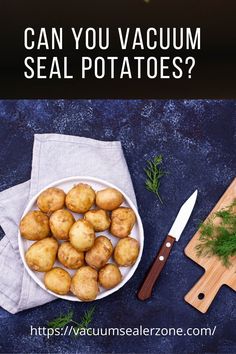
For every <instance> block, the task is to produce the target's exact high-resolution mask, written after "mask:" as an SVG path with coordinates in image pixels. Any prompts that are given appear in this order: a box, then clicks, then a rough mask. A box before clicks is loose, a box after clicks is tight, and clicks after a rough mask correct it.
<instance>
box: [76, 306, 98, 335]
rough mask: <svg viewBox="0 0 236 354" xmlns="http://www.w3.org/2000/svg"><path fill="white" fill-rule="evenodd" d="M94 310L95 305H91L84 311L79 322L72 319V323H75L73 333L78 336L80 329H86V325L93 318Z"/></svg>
mask: <svg viewBox="0 0 236 354" xmlns="http://www.w3.org/2000/svg"><path fill="white" fill-rule="evenodd" d="M94 311H95V306H93V307H91V308H90V309H88V310H87V311H85V313H84V316H83V317H82V318H81V320H80V322H79V323H78V322H76V321H74V320H73V321H72V322H73V323H75V324H76V326H75V327H74V329H75V330H74V335H75V336H78V335H79V334H80V330H82V329H87V328H88V325H89V324H90V323H91V322H92V320H93V315H94Z"/></svg>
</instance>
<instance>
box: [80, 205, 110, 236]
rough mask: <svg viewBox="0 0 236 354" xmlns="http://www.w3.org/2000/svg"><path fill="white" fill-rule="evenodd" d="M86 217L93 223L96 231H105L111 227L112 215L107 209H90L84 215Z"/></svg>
mask: <svg viewBox="0 0 236 354" xmlns="http://www.w3.org/2000/svg"><path fill="white" fill-rule="evenodd" d="M84 219H85V220H87V221H89V222H90V224H92V225H93V228H94V230H95V231H96V232H100V231H105V230H107V229H109V227H110V223H111V220H110V217H109V215H108V213H107V212H106V211H105V210H102V209H98V210H89V211H87V213H85V215H84Z"/></svg>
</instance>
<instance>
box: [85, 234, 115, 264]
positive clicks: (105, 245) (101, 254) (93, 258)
mask: <svg viewBox="0 0 236 354" xmlns="http://www.w3.org/2000/svg"><path fill="white" fill-rule="evenodd" d="M112 252H113V246H112V243H111V241H110V240H109V238H107V237H106V236H99V237H97V238H96V239H95V242H94V245H93V247H92V248H91V249H90V250H89V251H88V252H87V253H86V255H85V261H86V263H87V264H88V265H90V267H92V268H95V269H99V268H101V267H103V266H104V265H105V264H106V263H107V261H108V259H109V258H110V257H111V255H112Z"/></svg>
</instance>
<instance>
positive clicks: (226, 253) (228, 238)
mask: <svg viewBox="0 0 236 354" xmlns="http://www.w3.org/2000/svg"><path fill="white" fill-rule="evenodd" d="M235 206H236V200H235V201H234V202H233V203H232V204H231V205H230V206H228V207H226V208H224V209H222V210H220V211H218V212H216V213H215V214H214V215H213V216H212V217H211V218H210V219H209V220H208V221H206V222H205V223H203V224H201V225H200V228H199V230H200V233H201V234H200V237H199V240H200V241H201V243H199V244H198V245H197V246H196V250H197V255H198V256H202V257H205V256H211V255H216V256H218V257H219V258H220V259H221V260H222V262H223V264H224V265H225V266H227V267H228V266H230V265H231V263H230V260H229V258H230V257H232V256H234V255H236V215H235Z"/></svg>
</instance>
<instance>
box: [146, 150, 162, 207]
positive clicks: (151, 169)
mask: <svg viewBox="0 0 236 354" xmlns="http://www.w3.org/2000/svg"><path fill="white" fill-rule="evenodd" d="M162 162H163V158H162V155H158V156H155V157H154V158H153V160H148V161H147V167H146V168H144V171H145V173H146V176H147V178H146V181H145V187H146V189H147V190H148V191H149V192H152V193H154V194H155V195H156V196H157V197H158V199H159V200H160V202H161V203H163V201H162V198H161V196H160V193H159V188H160V182H161V181H160V180H161V177H163V176H164V175H165V174H166V172H164V171H163V170H162V168H161V167H160V165H161V164H162Z"/></svg>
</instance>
